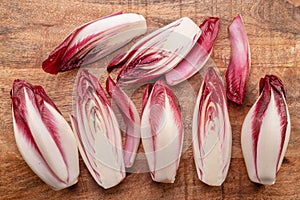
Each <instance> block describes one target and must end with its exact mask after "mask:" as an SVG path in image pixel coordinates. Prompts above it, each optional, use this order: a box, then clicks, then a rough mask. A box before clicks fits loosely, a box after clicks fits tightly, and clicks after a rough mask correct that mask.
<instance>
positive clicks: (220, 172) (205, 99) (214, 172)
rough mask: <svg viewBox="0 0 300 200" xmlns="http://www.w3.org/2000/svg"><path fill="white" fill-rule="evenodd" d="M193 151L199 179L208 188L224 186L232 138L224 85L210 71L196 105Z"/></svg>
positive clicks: (215, 74) (210, 70) (212, 71)
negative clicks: (209, 186)
mask: <svg viewBox="0 0 300 200" xmlns="http://www.w3.org/2000/svg"><path fill="white" fill-rule="evenodd" d="M192 129H193V150H194V160H195V164H196V169H197V173H198V177H199V179H200V180H201V181H203V182H204V183H206V184H208V185H212V186H219V185H221V184H222V183H223V182H224V180H225V178H226V176H227V172H228V169H229V164H230V158H231V144H232V134H231V125H230V121H229V115H228V109H227V101H226V93H225V88H224V85H223V83H222V81H221V79H220V77H219V75H218V74H217V73H216V72H215V70H214V69H213V68H212V67H211V68H208V69H207V72H206V74H205V77H204V80H203V82H202V85H201V88H200V91H199V93H198V97H197V100H196V104H195V110H194V116H193V127H192Z"/></svg>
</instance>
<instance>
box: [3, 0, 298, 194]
mask: <svg viewBox="0 0 300 200" xmlns="http://www.w3.org/2000/svg"><path fill="white" fill-rule="evenodd" d="M119 10H123V11H124V12H137V13H140V14H142V15H144V16H145V18H146V19H147V23H148V26H149V27H152V28H159V27H162V26H164V25H166V24H168V23H169V22H172V21H174V20H176V19H178V18H180V17H183V16H187V17H190V18H191V19H193V20H194V21H195V22H196V23H197V24H200V23H201V22H202V20H204V19H205V18H206V17H209V16H216V17H220V18H221V29H220V33H219V36H218V38H217V40H216V43H215V47H214V50H213V53H212V56H211V57H212V59H213V61H214V62H215V64H216V66H217V67H218V68H219V70H220V72H221V74H222V75H224V72H225V69H226V66H227V65H228V61H229V55H230V42H229V40H228V32H227V27H228V25H229V23H230V22H231V20H232V18H233V17H234V16H235V15H236V14H238V13H240V14H242V16H243V18H244V23H245V27H246V30H247V33H248V37H249V42H250V45H251V54H252V55H251V58H252V69H251V74H250V78H249V82H248V85H247V92H246V97H245V100H244V104H243V105H242V106H236V105H234V104H232V103H229V112H230V120H231V123H232V130H233V148H232V159H231V165H230V169H229V173H228V176H227V179H226V181H225V183H224V184H223V185H222V186H221V187H209V186H206V185H205V184H203V183H201V182H200V181H199V180H198V178H197V174H196V171H195V166H194V162H193V154H192V148H191V146H187V149H186V150H185V151H184V153H183V155H182V158H181V162H180V166H179V169H178V174H177V177H176V181H175V183H174V184H159V183H155V182H153V181H152V180H151V178H150V175H149V174H148V173H129V174H128V175H127V177H126V179H125V180H124V181H123V182H122V183H121V184H120V185H118V186H116V187H114V188H112V189H109V190H104V189H102V188H101V187H99V186H98V185H97V184H96V183H95V182H94V181H93V179H92V177H91V176H90V174H89V173H88V171H87V168H86V167H85V166H84V164H83V162H82V160H80V171H81V173H80V176H79V181H78V183H77V184H76V185H74V186H72V187H70V188H68V189H64V190H61V191H53V190H52V189H50V188H49V187H48V186H47V185H46V184H44V183H43V182H42V181H41V180H40V179H39V178H38V177H37V176H36V175H35V174H34V173H33V172H32V171H31V170H30V168H29V167H28V166H27V165H26V163H25V162H24V161H23V159H22V157H21V155H20V153H19V151H18V149H17V147H16V144H15V141H14V135H13V127H12V119H11V102H10V96H9V92H10V89H11V86H12V83H13V80H14V79H25V80H27V81H29V82H31V83H33V84H39V85H42V86H43V87H44V88H45V90H46V91H47V93H48V94H49V96H50V97H51V98H52V99H53V101H54V102H55V103H56V104H57V106H58V107H59V109H60V110H61V112H62V113H63V115H64V117H66V118H67V119H68V114H69V113H71V112H72V92H73V83H74V80H75V78H76V75H77V72H78V70H72V71H69V72H66V73H61V74H58V75H56V76H53V75H49V74H46V73H44V72H43V71H42V69H41V62H42V60H43V59H44V58H45V57H46V56H47V55H48V53H49V52H50V51H51V50H52V49H53V48H54V47H55V46H56V45H57V44H59V43H60V42H61V41H62V40H63V38H64V37H65V36H66V35H67V34H68V33H69V32H70V31H72V30H73V29H74V28H75V27H76V26H78V25H80V24H82V23H85V22H87V21H90V20H93V19H96V18H98V17H100V16H104V15H107V14H110V13H113V12H116V11H119ZM0 20H1V23H0V88H1V90H0V99H1V104H0V117H1V120H0V175H1V177H0V199H44V198H47V199H300V190H299V188H300V134H299V133H300V122H299V116H300V103H299V101H300V7H294V6H293V5H292V4H290V3H288V2H287V1H285V0H269V1H267V0H258V1H254V0H253V1H252V0H238V1H227V0H224V1H221V0H204V1H193V0H181V1H170V0H169V1H162V0H128V1H117V0H110V1H96V0H86V1H84V0H77V1H71V0H64V1H56V2H52V1H51V2H49V1H46V0H40V1H38V0H31V1H25V0H20V1H10V0H2V1H1V2H0ZM269 73H272V74H276V75H278V76H280V77H281V78H282V80H283V82H284V84H285V86H286V91H287V101H288V105H289V109H290V115H291V122H292V131H291V138H290V142H289V146H288V149H287V152H286V156H285V159H284V162H283V165H282V167H281V170H280V172H279V174H278V178H277V181H276V183H275V184H274V185H272V186H259V185H256V184H253V183H251V182H250V181H249V179H248V177H247V173H246V168H245V165H244V161H243V158H242V153H241V144H240V130H241V125H242V122H243V119H244V117H245V115H246V113H247V112H248V110H249V109H250V107H251V105H252V104H253V103H254V101H255V99H256V98H257V97H258V81H259V79H260V78H261V77H263V76H264V75H265V74H269ZM189 83H190V84H191V85H192V86H193V88H194V89H195V92H197V90H198V89H199V87H200V81H199V77H197V75H196V76H195V77H192V78H191V79H190V80H189ZM179 87H180V86H179ZM140 96H141V95H135V97H134V98H133V99H134V101H135V102H136V104H137V105H138V107H139V105H140V101H141V100H140V99H139V98H140ZM187 120H189V122H190V120H191V119H190V118H189V119H187ZM185 126H186V130H187V131H186V136H188V135H190V134H191V128H190V123H189V125H186V124H185ZM187 126H188V127H187Z"/></svg>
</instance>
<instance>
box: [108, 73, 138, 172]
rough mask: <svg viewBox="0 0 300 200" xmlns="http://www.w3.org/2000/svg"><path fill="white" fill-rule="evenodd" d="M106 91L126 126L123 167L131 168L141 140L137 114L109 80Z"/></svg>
mask: <svg viewBox="0 0 300 200" xmlns="http://www.w3.org/2000/svg"><path fill="white" fill-rule="evenodd" d="M106 90H107V92H108V93H109V95H110V96H111V98H112V99H113V101H114V102H115V103H116V105H117V107H118V108H119V110H120V112H121V114H122V118H123V120H124V123H125V126H126V143H125V148H124V153H123V154H124V162H125V167H132V165H133V163H134V160H135V156H136V152H137V149H138V147H139V144H140V139H141V126H140V123H141V122H140V116H139V113H138V111H137V109H136V107H135V105H134V103H133V102H132V101H131V99H130V98H129V97H128V96H127V94H126V93H125V92H124V91H123V90H122V89H121V88H120V87H119V86H117V85H116V84H115V82H114V81H113V80H112V79H111V78H110V76H109V77H108V78H107V80H106Z"/></svg>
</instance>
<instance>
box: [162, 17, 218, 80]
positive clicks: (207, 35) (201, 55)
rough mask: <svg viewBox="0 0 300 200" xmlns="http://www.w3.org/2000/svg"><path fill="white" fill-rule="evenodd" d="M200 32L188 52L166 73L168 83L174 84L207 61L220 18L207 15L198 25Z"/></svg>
mask: <svg viewBox="0 0 300 200" xmlns="http://www.w3.org/2000/svg"><path fill="white" fill-rule="evenodd" d="M200 29H201V30H202V34H201V36H200V37H199V39H198V41H197V43H196V44H195V46H194V47H193V49H192V50H191V51H190V52H189V54H188V55H187V56H186V57H185V58H184V59H183V60H182V61H181V62H180V63H179V64H178V65H177V66H176V67H175V68H174V69H173V70H171V71H169V72H168V73H166V75H165V77H166V81H167V83H168V84H169V85H176V84H178V83H181V82H182V81H185V80H187V79H188V78H190V77H192V76H193V75H194V74H195V73H197V72H198V71H199V70H200V69H201V68H202V67H203V66H204V65H205V63H206V62H207V60H208V59H209V57H210V54H211V52H212V49H213V45H214V43H215V40H216V38H217V36H218V33H219V29H220V19H219V18H216V17H209V18H207V19H205V20H204V21H203V23H202V24H201V25H200Z"/></svg>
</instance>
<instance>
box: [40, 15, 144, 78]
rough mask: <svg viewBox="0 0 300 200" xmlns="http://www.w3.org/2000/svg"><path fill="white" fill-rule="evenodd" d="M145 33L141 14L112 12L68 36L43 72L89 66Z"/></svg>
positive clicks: (53, 53)
mask: <svg viewBox="0 0 300 200" xmlns="http://www.w3.org/2000/svg"><path fill="white" fill-rule="evenodd" d="M146 30H147V25H146V20H145V18H144V17H143V16H142V15H139V14H135V13H125V14H123V13H122V12H118V13H114V14H111V15H108V16H105V17H102V18H99V19H97V20H94V21H91V22H88V23H86V24H84V25H82V26H80V27H78V28H76V29H75V30H74V31H73V32H72V33H70V34H69V35H68V36H67V37H66V39H65V40H64V41H63V42H62V43H61V44H60V45H58V46H57V47H56V48H55V49H54V50H53V51H52V52H51V53H50V54H49V56H48V58H47V59H45V60H44V61H43V63H42V67H43V69H44V71H45V72H48V73H51V74H57V73H58V72H62V71H67V70H70V69H73V68H76V67H80V66H81V65H85V64H89V63H92V62H94V61H96V60H99V59H101V58H103V57H105V56H107V55H109V54H110V53H112V52H114V51H116V50H117V49H119V48H120V47H122V46H124V45H125V44H127V43H129V42H130V41H131V40H132V39H134V38H136V37H138V36H140V35H142V34H144V33H145V32H146Z"/></svg>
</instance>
